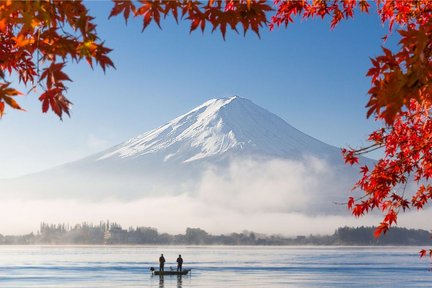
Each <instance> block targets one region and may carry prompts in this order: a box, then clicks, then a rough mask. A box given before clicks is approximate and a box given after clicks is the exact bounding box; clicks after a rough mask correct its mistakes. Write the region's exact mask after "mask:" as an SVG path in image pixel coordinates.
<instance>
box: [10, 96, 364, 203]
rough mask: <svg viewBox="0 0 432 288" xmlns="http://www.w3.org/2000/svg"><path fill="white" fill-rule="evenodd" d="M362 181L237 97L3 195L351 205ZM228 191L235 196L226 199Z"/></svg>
mask: <svg viewBox="0 0 432 288" xmlns="http://www.w3.org/2000/svg"><path fill="white" fill-rule="evenodd" d="M362 161H368V160H367V159H363V160H362ZM357 176H358V172H357V170H356V169H353V168H351V167H348V166H346V165H344V163H343V160H342V156H341V152H340V149H339V148H337V147H334V146H331V145H328V144H325V143H323V142H321V141H319V140H317V139H315V138H313V137H311V136H308V135H306V134H304V133H302V132H301V131H299V130H297V129H295V128H294V127H292V126H291V125H289V124H288V123H287V122H286V121H284V120H283V119H281V118H280V117H278V116H276V115H275V114H273V113H271V112H269V111H267V110H265V109H263V108H261V107H259V106H257V105H255V104H254V103H252V102H251V101H249V100H247V99H244V98H241V97H237V96H234V97H229V98H221V99H212V100H209V101H207V102H205V103H204V104H202V105H200V106H198V107H196V108H195V109H193V110H192V111H190V112H188V113H186V114H184V115H181V116H179V117H177V118H175V119H174V120H172V121H169V122H168V123H166V124H164V125H162V126H160V127H158V128H156V129H154V130H151V131H149V132H146V133H144V134H141V135H139V136H137V137H135V138H132V139H130V140H128V141H126V142H124V143H121V144H119V145H117V146H115V147H112V148H110V149H107V150H105V151H102V152H100V153H97V154H95V155H91V156H89V157H87V158H84V159H81V160H78V161H75V162H71V163H67V164H64V165H61V166H58V167H54V168H52V169H49V170H46V171H43V172H40V173H35V174H31V175H27V176H23V177H20V178H17V179H12V180H8V181H5V183H2V186H3V187H4V188H5V189H2V190H3V191H4V192H3V195H10V197H23V198H25V199H28V198H31V199H46V198H50V199H52V198H54V199H55V198H65V197H66V198H68V199H75V198H79V199H81V198H85V199H88V200H100V199H123V200H124V201H131V200H134V199H141V198H143V197H163V196H168V195H182V194H187V195H189V196H191V197H199V196H202V195H203V190H206V191H207V190H212V192H208V193H211V194H217V195H219V196H220V197H219V196H218V197H219V198H218V199H216V200H215V199H213V198H214V197H213V196H212V197H210V198H211V199H212V200H211V201H222V200H223V199H222V198H224V197H226V198H231V199H233V198H232V197H234V198H235V197H236V195H237V196H238V195H241V197H240V196H239V199H238V201H242V200H241V199H242V197H246V198H248V197H249V196H250V195H252V194H248V193H249V192H248V191H251V190H255V191H257V192H256V194H257V195H255V196H252V197H258V195H262V194H260V193H263V194H268V193H270V192H269V191H268V190H269V189H271V190H272V191H273V192H271V193H275V195H278V193H279V194H280V195H285V196H284V198H287V199H288V200H289V199H290V197H291V196H290V195H291V194H292V193H294V194H298V195H302V197H303V196H304V194H311V195H324V196H325V198H326V199H330V200H328V201H338V200H345V198H346V194H345V193H344V192H345V191H349V189H350V187H351V185H352V184H353V183H354V182H355V179H356V178H357ZM275 183H277V185H276V184H275ZM231 184H232V185H231ZM276 186H277V187H276ZM222 187H223V188H222ZM219 188H220V189H221V190H223V191H222V192H221V191H217V190H219ZM213 190H216V191H213ZM226 191H231V192H229V195H225V196H222V195H224V193H226ZM260 191H261V192H260ZM278 191H279V192H278ZM287 191H291V192H287ZM206 193H207V192H206ZM206 193H204V194H206ZM290 193H291V194H290ZM206 195H207V196H208V194H206ZM207 196H206V197H207ZM324 196H323V197H324ZM314 197H315V196H314ZM207 198H208V197H207ZM275 199H277V197H275ZM288 200H287V201H288ZM223 201H225V200H223ZM297 202H298V201H297ZM273 204H275V203H273ZM273 204H271V205H270V206H271V207H273V206H274V205H273ZM297 204H298V203H297ZM272 205H273V206H272ZM256 206H257V208H259V204H257V205H256ZM276 206H278V205H276ZM289 206H290V207H291V206H296V205H289ZM297 206H298V207H300V206H301V205H297ZM297 206H296V207H297ZM278 207H279V206H278ZM291 208H292V207H291ZM278 209H279V210H285V209H288V208H286V207H285V206H283V207H282V206H281V207H279V208H278ZM296 209H297V208H296ZM298 209H300V208H298ZM320 209H323V208H322V207H321V208H320Z"/></svg>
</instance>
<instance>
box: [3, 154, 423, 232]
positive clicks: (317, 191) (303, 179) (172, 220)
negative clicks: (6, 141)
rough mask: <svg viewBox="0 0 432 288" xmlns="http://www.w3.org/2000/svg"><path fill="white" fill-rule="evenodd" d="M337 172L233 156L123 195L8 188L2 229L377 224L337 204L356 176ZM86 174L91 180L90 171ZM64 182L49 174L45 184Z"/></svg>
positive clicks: (293, 228) (406, 220) (291, 228)
mask: <svg viewBox="0 0 432 288" xmlns="http://www.w3.org/2000/svg"><path fill="white" fill-rule="evenodd" d="M338 169H340V168H337V167H336V168H335V167H333V166H331V165H330V164H328V163H327V162H326V161H325V160H322V159H318V158H315V157H304V158H302V159H300V160H297V161H294V160H265V161H264V160H256V159H242V160H239V159H237V160H236V161H232V162H231V164H230V165H229V166H228V167H224V168H223V167H222V166H208V167H207V168H206V169H204V170H203V171H201V172H200V173H197V174H196V175H197V177H196V178H195V179H189V181H187V182H185V183H177V185H175V184H174V183H169V182H168V181H167V182H166V183H164V184H165V185H160V184H159V185H157V191H152V193H143V194H142V195H139V196H137V195H135V194H133V195H134V196H133V197H132V196H131V197H126V198H125V197H120V196H122V195H121V193H127V190H126V188H125V187H132V186H131V184H130V183H129V184H128V185H124V186H123V189H122V190H121V191H118V193H119V194H118V195H119V197H116V195H115V194H107V196H106V197H99V198H98V199H97V200H95V199H94V198H92V197H88V196H89V195H86V194H87V193H81V194H79V193H78V194H76V195H75V197H74V198H73V197H70V195H68V196H67V197H62V194H61V192H58V191H57V193H54V194H53V193H45V194H39V193H34V194H31V196H29V194H15V195H16V196H15V197H11V196H10V193H9V194H8V196H7V197H6V196H4V197H3V199H1V201H2V209H1V210H0V233H1V234H22V233H29V232H32V231H33V232H36V231H37V229H38V227H39V224H40V223H41V222H48V223H70V224H75V223H80V222H92V223H99V221H101V220H110V221H115V222H118V223H119V224H121V225H122V226H123V227H129V226H151V227H156V228H158V230H159V231H160V232H168V233H184V231H185V229H186V228H187V227H199V228H202V229H205V230H206V231H208V232H210V233H214V234H218V233H231V232H241V231H243V230H249V231H255V232H259V233H266V234H281V235H286V236H295V235H309V234H331V233H333V232H334V230H335V229H336V228H338V227H341V226H361V225H376V224H378V223H379V220H380V218H379V217H378V216H376V215H375V216H373V215H372V216H368V217H365V218H361V219H356V218H354V217H353V216H351V215H350V212H349V211H348V210H347V209H346V206H345V205H337V204H335V203H334V202H346V199H347V197H348V196H349V193H348V192H349V191H350V188H351V185H352V183H354V178H352V179H349V178H343V177H340V175H341V174H340V170H338ZM86 176H87V177H88V179H91V175H86ZM111 181H113V182H115V181H116V179H115V178H113V177H107V179H106V181H105V182H106V183H105V184H107V183H108V184H109V183H110V182H111ZM24 184H25V183H24ZM73 184H74V185H76V183H73ZM84 184H85V185H88V186H91V189H84V190H86V191H90V190H93V191H95V193H96V192H97V191H96V186H95V183H94V181H93V182H91V183H84ZM65 185H67V184H66V183H56V180H55V179H53V180H52V181H51V182H50V185H47V187H51V186H54V187H56V186H57V187H62V186H65ZM173 185H174V186H173ZM27 189H29V190H30V191H31V190H32V189H31V187H28V188H27ZM74 189H77V188H76V187H75V188H74ZM152 189H155V188H152ZM9 192H11V191H9ZM88 193H91V192H88ZM19 195H21V196H19ZM24 195H25V196H24ZM47 195H48V196H47ZM49 195H51V196H49ZM98 195H103V193H98ZM426 213H429V212H426ZM418 215H421V214H417V213H415V214H412V215H408V216H407V217H402V219H401V221H400V223H401V224H402V223H403V224H404V225H405V226H415V225H412V224H414V223H415V224H416V225H417V226H416V228H423V227H427V223H425V221H420V219H423V218H422V217H421V216H418ZM423 224H424V226H423Z"/></svg>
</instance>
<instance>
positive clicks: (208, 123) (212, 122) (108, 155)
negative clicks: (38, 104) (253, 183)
mask: <svg viewBox="0 0 432 288" xmlns="http://www.w3.org/2000/svg"><path fill="white" fill-rule="evenodd" d="M228 152H234V153H238V154H243V155H261V156H273V157H284V158H296V157H298V156H299V155H302V154H311V155H319V156H324V155H326V156H329V155H332V156H333V157H334V156H336V155H337V157H340V151H339V149H338V148H336V147H332V146H330V145H327V144H325V143H323V142H320V141H318V140H316V139H314V138H312V137H310V136H308V135H306V134H304V133H302V132H300V131H298V130H297V129H295V128H294V127H292V126H291V125H289V124H288V123H286V122H285V121H284V120H282V119H281V118H280V117H278V116H276V115H274V114H273V113H270V112H268V111H267V110H265V109H263V108H261V107H259V106H257V105H255V104H254V103H252V102H251V101H249V100H247V99H243V98H240V97H237V96H234V97H230V98H223V99H213V100H210V101H207V102H206V103H204V104H203V105H201V106H199V107H197V108H195V109H193V110H192V111H190V112H188V113H186V114H184V115H182V116H180V117H178V118H176V119H174V120H172V121H170V122H168V123H166V124H165V125H163V126H161V127H159V128H157V129H154V130H152V131H149V132H147V133H144V134H142V135H140V136H137V137H135V138H133V139H131V140H129V141H127V142H125V143H123V144H121V145H119V146H117V147H114V148H112V149H109V150H108V151H106V152H105V153H104V154H103V155H102V156H100V157H99V158H98V160H107V159H113V158H116V157H118V158H135V157H141V156H145V155H149V154H153V155H159V156H160V158H161V160H162V161H165V162H167V161H171V162H182V163H187V162H191V161H196V160H200V159H206V158H209V157H210V158H211V157H218V156H219V157H220V156H222V155H224V154H226V153H228Z"/></svg>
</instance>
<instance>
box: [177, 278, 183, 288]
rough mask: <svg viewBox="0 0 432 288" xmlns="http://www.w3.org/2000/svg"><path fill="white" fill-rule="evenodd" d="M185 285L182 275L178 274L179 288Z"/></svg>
mask: <svg viewBox="0 0 432 288" xmlns="http://www.w3.org/2000/svg"><path fill="white" fill-rule="evenodd" d="M182 287H183V280H182V275H177V288H182Z"/></svg>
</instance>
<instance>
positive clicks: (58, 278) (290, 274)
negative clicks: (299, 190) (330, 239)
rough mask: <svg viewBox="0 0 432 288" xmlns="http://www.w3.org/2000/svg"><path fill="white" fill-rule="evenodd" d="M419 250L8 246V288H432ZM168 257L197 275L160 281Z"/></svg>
mask: <svg viewBox="0 0 432 288" xmlns="http://www.w3.org/2000/svg"><path fill="white" fill-rule="evenodd" d="M419 250H420V248H419V247H316V246H312V247H297V246H294V247H293V246H290V247H261V246H259V247H256V246H252V247H245V246H241V247H238V246H228V247H227V246H204V247H201V246H193V247H188V246H186V247H185V246H181V247H180V246H161V247H159V246H158V247H156V246H0V287H8V288H9V287H19V288H23V287H157V288H169V287H175V288H189V287H257V288H258V287H368V286H369V287H432V272H431V271H430V270H429V269H430V267H431V264H430V260H429V259H419V257H418V251H419ZM161 253H164V255H165V258H166V260H167V263H166V265H165V269H166V270H168V269H170V266H172V267H173V268H174V269H175V267H176V266H175V260H176V258H177V256H178V254H182V256H183V259H184V261H185V263H184V265H183V266H184V268H192V274H191V275H190V276H182V277H177V276H165V277H163V278H160V277H159V276H152V275H151V273H150V272H149V268H150V267H151V266H154V267H157V266H158V264H157V261H158V258H159V256H160V254H161Z"/></svg>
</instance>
